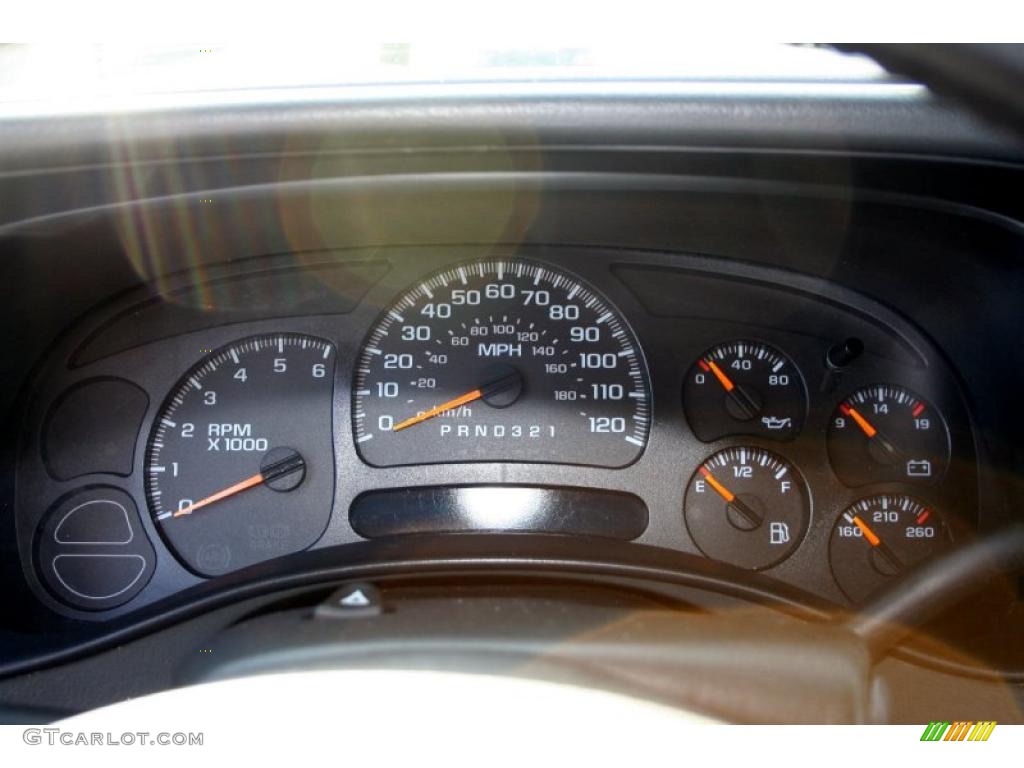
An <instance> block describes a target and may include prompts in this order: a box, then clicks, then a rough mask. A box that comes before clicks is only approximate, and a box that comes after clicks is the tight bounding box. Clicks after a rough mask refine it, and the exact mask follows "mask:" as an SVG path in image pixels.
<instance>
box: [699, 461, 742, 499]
mask: <svg viewBox="0 0 1024 768" xmlns="http://www.w3.org/2000/svg"><path fill="white" fill-rule="evenodd" d="M700 473H701V474H702V475H703V476H704V479H705V480H707V481H708V485H710V486H711V487H712V488H714V489H715V490H716V491H718V495H719V496H721V497H722V498H723V499H725V500H726V501H727V502H729V503H730V504H731V503H732V502H733V501H735V500H736V494H734V493H733V492H732V491H730V490H729V489H728V488H726V487H725V486H724V485H722V484H721V483H720V482H718V481H717V480H716V479H715V476H714V475H712V474H711V473H710V472H708V470H707V469H705V468H704V467H701V468H700Z"/></svg>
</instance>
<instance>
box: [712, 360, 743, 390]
mask: <svg viewBox="0 0 1024 768" xmlns="http://www.w3.org/2000/svg"><path fill="white" fill-rule="evenodd" d="M707 363H708V367H709V368H710V369H711V372H712V373H713V374H715V378H716V379H718V381H719V383H720V384H721V385H722V386H723V387H725V391H726V392H732V391H733V389H734V388H735V387H736V385H735V384H733V383H732V379H730V378H729V377H728V376H726V375H725V371H723V370H722V369H721V368H719V367H718V366H717V365H716V364H715V361H714V360H708V361H707Z"/></svg>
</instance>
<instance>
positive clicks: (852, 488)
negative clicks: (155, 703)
mask: <svg viewBox="0 0 1024 768" xmlns="http://www.w3.org/2000/svg"><path fill="white" fill-rule="evenodd" d="M163 290H164V291H165V292H166V293H165V295H164V297H163V301H162V302H160V303H154V302H153V301H152V300H151V299H148V298H140V297H133V296H129V297H125V298H123V299H122V300H120V301H118V302H117V303H116V304H114V305H111V306H109V307H106V308H104V310H103V311H102V312H99V313H96V314H95V316H93V317H91V318H89V320H88V321H86V322H83V323H81V324H80V325H79V327H78V328H76V331H75V333H74V334H73V335H72V336H71V337H69V338H68V339H67V340H66V341H65V343H64V344H63V345H62V346H61V347H60V348H59V349H57V350H55V353H54V354H53V355H52V356H51V361H52V362H51V363H50V364H49V365H48V366H47V367H46V368H45V369H44V372H43V373H42V374H41V381H40V386H38V387H37V388H34V392H33V397H32V403H31V405H30V407H29V409H28V412H27V421H26V425H25V426H26V429H25V433H24V439H23V442H22V448H21V451H20V453H19V462H18V472H19V475H18V499H17V509H18V515H19V517H18V522H19V546H20V553H19V554H20V556H21V559H22V563H23V566H24V568H25V570H26V573H27V574H29V575H30V578H31V580H32V583H33V585H34V588H35V590H36V594H37V596H38V597H39V599H40V600H41V601H44V602H45V603H47V604H48V605H50V606H51V607H52V608H53V609H54V610H55V611H58V612H61V613H67V614H69V615H74V616H77V617H86V618H93V619H102V618H104V617H107V616H114V615H118V614H120V613H124V612H127V611H132V610H135V609H137V608H139V607H141V606H144V605H146V604H149V603H152V602H155V601H159V600H162V599H166V598H168V597H170V596H172V595H174V594H175V593H176V592H179V591H182V590H185V589H188V588H189V587H192V586H195V585H196V584H197V583H199V582H201V581H203V580H209V579H214V580H215V579H217V578H218V577H220V576H223V575H224V574H227V573H230V572H233V571H237V570H239V569H244V568H247V567H251V566H255V565H257V564H261V563H266V564H268V566H270V567H273V561H274V560H275V559H276V558H279V557H281V556H284V555H290V554H294V553H300V552H304V551H310V550H314V551H315V550H318V549H325V548H332V547H342V546H344V545H346V544H350V543H353V542H356V541H359V540H360V539H364V538H365V539H372V538H381V537H389V536H406V535H415V534H456V533H472V532H489V531H516V532H536V533H548V534H562V535H568V536H587V537H606V538H611V539H616V540H621V541H629V542H636V543H639V544H647V545H651V546H655V547H662V548H667V549H671V550H676V551H679V552H686V553H691V554H694V555H697V556H702V557H706V558H709V559H712V560H715V561H719V562H723V563H728V564H730V565H733V566H736V567H738V568H741V569H746V570H750V571H757V572H762V573H764V574H766V575H769V576H771V577H773V578H775V579H778V580H779V581H781V582H785V583H788V584H790V585H792V586H794V587H797V588H799V589H801V590H804V591H806V592H808V593H811V594H813V595H816V596H819V597H821V598H824V599H826V600H829V601H833V602H835V603H837V604H840V605H849V604H851V603H854V604H855V603H857V602H860V601H863V600H864V599H866V598H867V597H869V596H870V595H871V594H872V593H873V592H875V591H876V590H878V589H879V588H881V587H882V586H884V585H885V584H886V583H887V582H888V580H889V579H890V578H892V577H894V576H896V575H898V574H899V573H900V572H901V571H902V570H904V569H908V568H911V567H913V566H914V565H915V564H917V563H919V562H921V561H923V560H925V559H927V558H928V557H930V556H932V555H933V554H935V553H937V552H941V551H942V550H943V548H945V547H946V546H948V545H949V544H951V543H952V542H953V541H955V540H956V539H957V538H961V537H964V536H967V535H969V534H970V532H971V531H972V530H976V527H977V504H976V499H977V496H978V489H977V462H976V458H975V457H976V453H975V447H974V443H973V438H972V428H971V419H970V415H969V412H968V410H967V407H966V406H965V403H964V401H963V399H962V397H961V395H960V392H959V389H958V386H957V381H956V378H955V376H954V375H953V373H952V372H951V371H950V370H949V369H948V368H947V367H946V366H945V364H944V362H943V360H942V357H941V355H940V354H939V353H938V352H937V351H936V350H935V349H934V348H933V347H932V345H931V344H929V342H928V340H927V339H926V338H924V337H923V336H922V335H921V334H920V333H919V332H918V331H917V330H916V329H915V328H914V327H913V325H912V324H910V323H909V322H907V321H906V320H905V319H904V318H902V317H900V316H899V314H897V313H896V312H893V311H891V310H888V309H887V308H885V307H883V306H880V305H879V304H877V303H875V302H872V301H871V300H870V299H868V298H867V297H864V296H859V295H857V294H854V293H853V292H849V291H843V290H841V289H839V288H838V287H837V286H834V285H830V284H829V283H827V282H825V281H819V280H812V279H807V278H801V277H799V276H795V275H791V274H786V273H783V272H780V271H777V270H772V269H766V268H759V267H754V266H752V265H734V264H733V265H730V264H728V263H726V262H723V261H722V260H720V259H715V258H713V257H706V256H704V257H699V256H693V255H687V254H657V253H642V252H624V251H610V250H606V249H601V248H583V249H581V248H561V247H553V246H551V247H540V248H509V249H501V248H498V249H495V248H486V249H482V248H479V247H471V246H461V247H458V246H451V247H442V248H395V249H375V250H374V251H372V252H366V251H360V250H353V251H348V252H341V253H337V252H335V253H304V254H296V255H289V256H287V257H284V258H277V259H273V260H270V261H269V262H268V261H264V260H261V261H260V262H258V264H252V265H242V266H240V267H236V268H232V269H231V270H229V271H226V272H225V273H224V274H222V275H220V276H219V277H218V278H217V279H215V280H209V281H206V282H203V283H200V284H196V282H195V279H194V276H192V275H183V276H178V277H176V278H175V279H173V280H170V281H168V282H167V283H166V284H165V285H164V286H163ZM252 296H260V297H262V298H263V300H264V302H266V303H268V304H278V303H279V304H280V305H281V306H290V307H292V308H291V309H290V311H289V312H288V314H287V315H286V316H281V317H274V316H268V317H265V318H260V319H259V320H254V321H249V322H242V323H229V324H213V323H211V319H212V318H208V317H207V314H213V315H214V316H216V314H217V311H218V310H220V308H223V307H233V306H240V305H244V303H245V301H246V299H247V298H248V297H252ZM195 298H201V300H202V301H203V302H204V303H203V304H202V305H200V306H194V305H192V306H190V304H189V302H190V301H192V300H194V299H195ZM209 307H216V308H218V310H214V311H212V312H211V311H210V310H209V309H207V308H209ZM295 307H303V308H307V307H308V309H304V310H303V311H296V309H295ZM754 308H756V310H755V311H753V312H752V309H754ZM168 313H170V315H171V316H172V317H177V316H179V315H180V314H182V313H187V314H190V315H191V316H192V319H191V321H190V322H191V323H194V324H196V325H197V326H199V327H197V328H196V329H195V330H191V331H190V332H188V333H177V334H174V335H170V336H166V337H164V338H154V336H157V335H159V332H158V333H153V331H154V330H155V329H170V328H175V327H177V323H174V322H170V321H169V318H168V317H167V316H166V315H167V314H168ZM268 314H271V315H272V313H268ZM204 325H208V326H209V327H202V326H204ZM165 333H166V331H165ZM510 491H511V493H510ZM40 499H46V500H47V502H46V503H39V501H38V500H40ZM289 567H294V564H291V565H290V566H289Z"/></svg>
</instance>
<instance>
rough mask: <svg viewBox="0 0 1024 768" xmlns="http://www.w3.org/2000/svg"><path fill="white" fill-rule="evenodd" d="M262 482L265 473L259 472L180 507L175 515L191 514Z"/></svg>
mask: <svg viewBox="0 0 1024 768" xmlns="http://www.w3.org/2000/svg"><path fill="white" fill-rule="evenodd" d="M262 482H263V473H262V472H260V473H257V474H255V475H253V476H252V477H247V478H245V480H242V481H241V482H240V483H235V484H234V485H231V486H228V487H227V488H225V489H224V490H222V491H217V492H216V493H214V494H211V495H209V496H207V497H206V498H205V499H200V500H199V501H196V502H193V503H192V504H189V505H188V506H187V507H184V508H182V509H179V510H178V511H177V512H175V513H174V517H181V516H182V515H191V514H192V513H193V512H195V511H196V510H197V509H201V508H202V507H205V506H207V505H209V504H213V503H214V502H215V501H220V500H221V499H226V498H228V497H229V496H234V495H235V494H236V493H241V492H242V491H245V490H248V489H249V488H252V487H253V486H256V485H259V484H260V483H262Z"/></svg>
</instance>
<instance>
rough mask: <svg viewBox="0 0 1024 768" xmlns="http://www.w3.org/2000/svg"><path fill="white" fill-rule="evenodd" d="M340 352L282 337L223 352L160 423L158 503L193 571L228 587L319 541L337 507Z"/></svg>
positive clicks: (149, 467) (149, 478)
mask: <svg viewBox="0 0 1024 768" xmlns="http://www.w3.org/2000/svg"><path fill="white" fill-rule="evenodd" d="M334 360H335V355H334V347H333V345H331V344H330V343H328V342H326V341H323V340H321V339H316V338H312V337H310V336H302V335H298V334H277V335H269V336H259V337H256V338H251V339H245V340H243V341H240V342H238V343H236V344H232V345H231V346H229V347H225V348H223V349H220V350H217V351H216V352H214V353H213V354H212V355H210V356H209V357H207V358H205V359H204V360H203V361H202V362H201V363H199V365H197V366H196V367H195V368H193V369H192V370H191V371H189V372H188V373H186V374H185V376H184V377H183V378H182V379H181V381H180V382H179V383H178V384H177V385H176V386H175V388H174V389H173V390H172V391H171V394H170V395H169V396H168V397H167V400H166V401H165V402H164V404H163V406H162V407H161V409H160V412H159V413H158V414H157V417H156V421H155V422H154V425H153V431H152V434H151V436H150V440H149V447H148V449H147V451H146V468H145V473H146V495H147V497H148V500H149V507H150V511H151V513H152V515H153V517H154V519H155V520H156V523H157V526H158V527H159V529H160V532H161V534H162V535H163V537H164V539H165V540H166V541H167V544H168V546H169V547H170V548H171V550H172V551H173V552H174V553H175V554H176V555H177V556H178V558H179V559H180V560H181V561H182V562H183V563H184V564H185V565H186V566H188V567H189V568H190V569H191V570H192V571H194V572H196V573H199V574H201V575H204V576H216V575H219V574H222V573H226V572H228V571H233V570H236V569H238V568H243V567H245V566H247V565H252V564H253V563H257V562H260V561H262V560H268V559H270V558H272V557H278V556H280V555H284V554H287V553H289V552H295V551H298V550H301V549H304V548H306V547H308V546H309V545H310V544H312V543H313V542H315V541H316V540H317V539H318V538H319V537H320V535H321V534H322V533H323V531H324V528H325V527H326V526H327V521H328V518H329V517H330V514H331V505H332V501H333V497H334V448H333V445H334V444H333V437H332V427H331V424H332V419H331V413H332V410H333V406H332V399H333V398H332V393H333V389H334Z"/></svg>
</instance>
